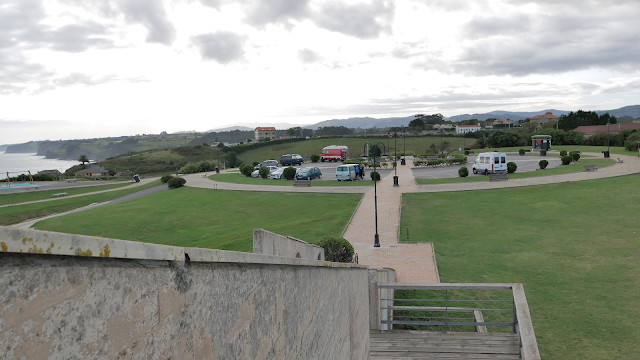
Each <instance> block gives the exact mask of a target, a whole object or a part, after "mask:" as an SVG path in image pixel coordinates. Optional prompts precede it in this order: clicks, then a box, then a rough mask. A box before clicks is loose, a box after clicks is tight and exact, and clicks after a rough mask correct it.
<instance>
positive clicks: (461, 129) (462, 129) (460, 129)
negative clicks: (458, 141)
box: [456, 125, 480, 134]
mask: <svg viewBox="0 0 640 360" xmlns="http://www.w3.org/2000/svg"><path fill="white" fill-rule="evenodd" d="M476 131H480V125H456V134H466V133H470V132H476Z"/></svg>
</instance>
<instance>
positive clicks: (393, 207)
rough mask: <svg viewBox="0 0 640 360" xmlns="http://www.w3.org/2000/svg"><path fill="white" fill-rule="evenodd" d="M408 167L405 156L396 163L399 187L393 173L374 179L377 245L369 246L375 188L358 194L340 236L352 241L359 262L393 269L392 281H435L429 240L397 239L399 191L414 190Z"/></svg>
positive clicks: (409, 167)
mask: <svg viewBox="0 0 640 360" xmlns="http://www.w3.org/2000/svg"><path fill="white" fill-rule="evenodd" d="M412 167H413V161H412V160H407V165H405V166H402V165H399V166H398V177H399V184H400V186H399V187H393V173H392V174H390V175H388V176H387V177H385V178H384V179H382V180H381V181H380V182H379V183H378V186H377V196H378V234H379V237H380V247H379V248H374V247H373V243H374V239H375V231H376V228H375V203H374V198H375V192H376V191H375V189H370V190H369V191H368V192H367V193H366V194H365V195H364V197H363V198H362V201H361V202H360V205H359V206H358V209H357V210H356V213H355V214H354V215H353V218H352V219H351V223H349V226H348V227H347V230H346V231H345V233H344V238H345V239H347V240H349V242H350V243H351V244H352V245H353V247H354V249H355V251H356V253H357V254H358V260H359V263H360V264H363V265H368V266H370V267H372V268H383V267H389V268H392V269H394V270H395V271H396V281H397V282H399V283H422V284H425V283H426V284H433V283H437V282H439V279H438V271H437V269H436V264H435V260H434V252H433V244H432V243H430V242H424V243H404V242H403V243H401V242H398V228H399V226H400V207H401V203H402V194H403V193H414V192H416V190H417V189H416V183H415V180H414V178H413V174H412V172H411V168H412Z"/></svg>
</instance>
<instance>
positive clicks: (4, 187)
mask: <svg viewBox="0 0 640 360" xmlns="http://www.w3.org/2000/svg"><path fill="white" fill-rule="evenodd" d="M5 184H6V183H4V184H3V186H0V190H11V189H16V188H27V187H34V188H37V187H40V186H42V185H33V184H13V183H12V184H11V186H6V185H5Z"/></svg>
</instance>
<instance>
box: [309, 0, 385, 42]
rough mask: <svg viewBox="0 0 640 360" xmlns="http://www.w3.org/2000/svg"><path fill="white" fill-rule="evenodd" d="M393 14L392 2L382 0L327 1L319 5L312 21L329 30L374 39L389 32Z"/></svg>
mask: <svg viewBox="0 0 640 360" xmlns="http://www.w3.org/2000/svg"><path fill="white" fill-rule="evenodd" d="M394 14H395V5H394V4H393V2H388V1H384V0H372V1H371V3H358V4H347V3H343V2H328V3H325V4H322V5H321V6H320V8H319V11H318V12H317V13H315V14H314V16H313V18H312V21H313V22H314V23H315V24H316V25H317V26H318V27H320V28H323V29H326V30H329V31H334V32H338V33H341V34H345V35H349V36H353V37H356V38H359V39H374V38H378V37H380V35H382V34H384V33H391V29H392V28H391V25H392V22H393V17H394Z"/></svg>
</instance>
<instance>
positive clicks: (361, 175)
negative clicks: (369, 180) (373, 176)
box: [358, 164, 364, 180]
mask: <svg viewBox="0 0 640 360" xmlns="http://www.w3.org/2000/svg"><path fill="white" fill-rule="evenodd" d="M358 167H359V168H360V179H362V180H364V165H363V164H360V166H358Z"/></svg>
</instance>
